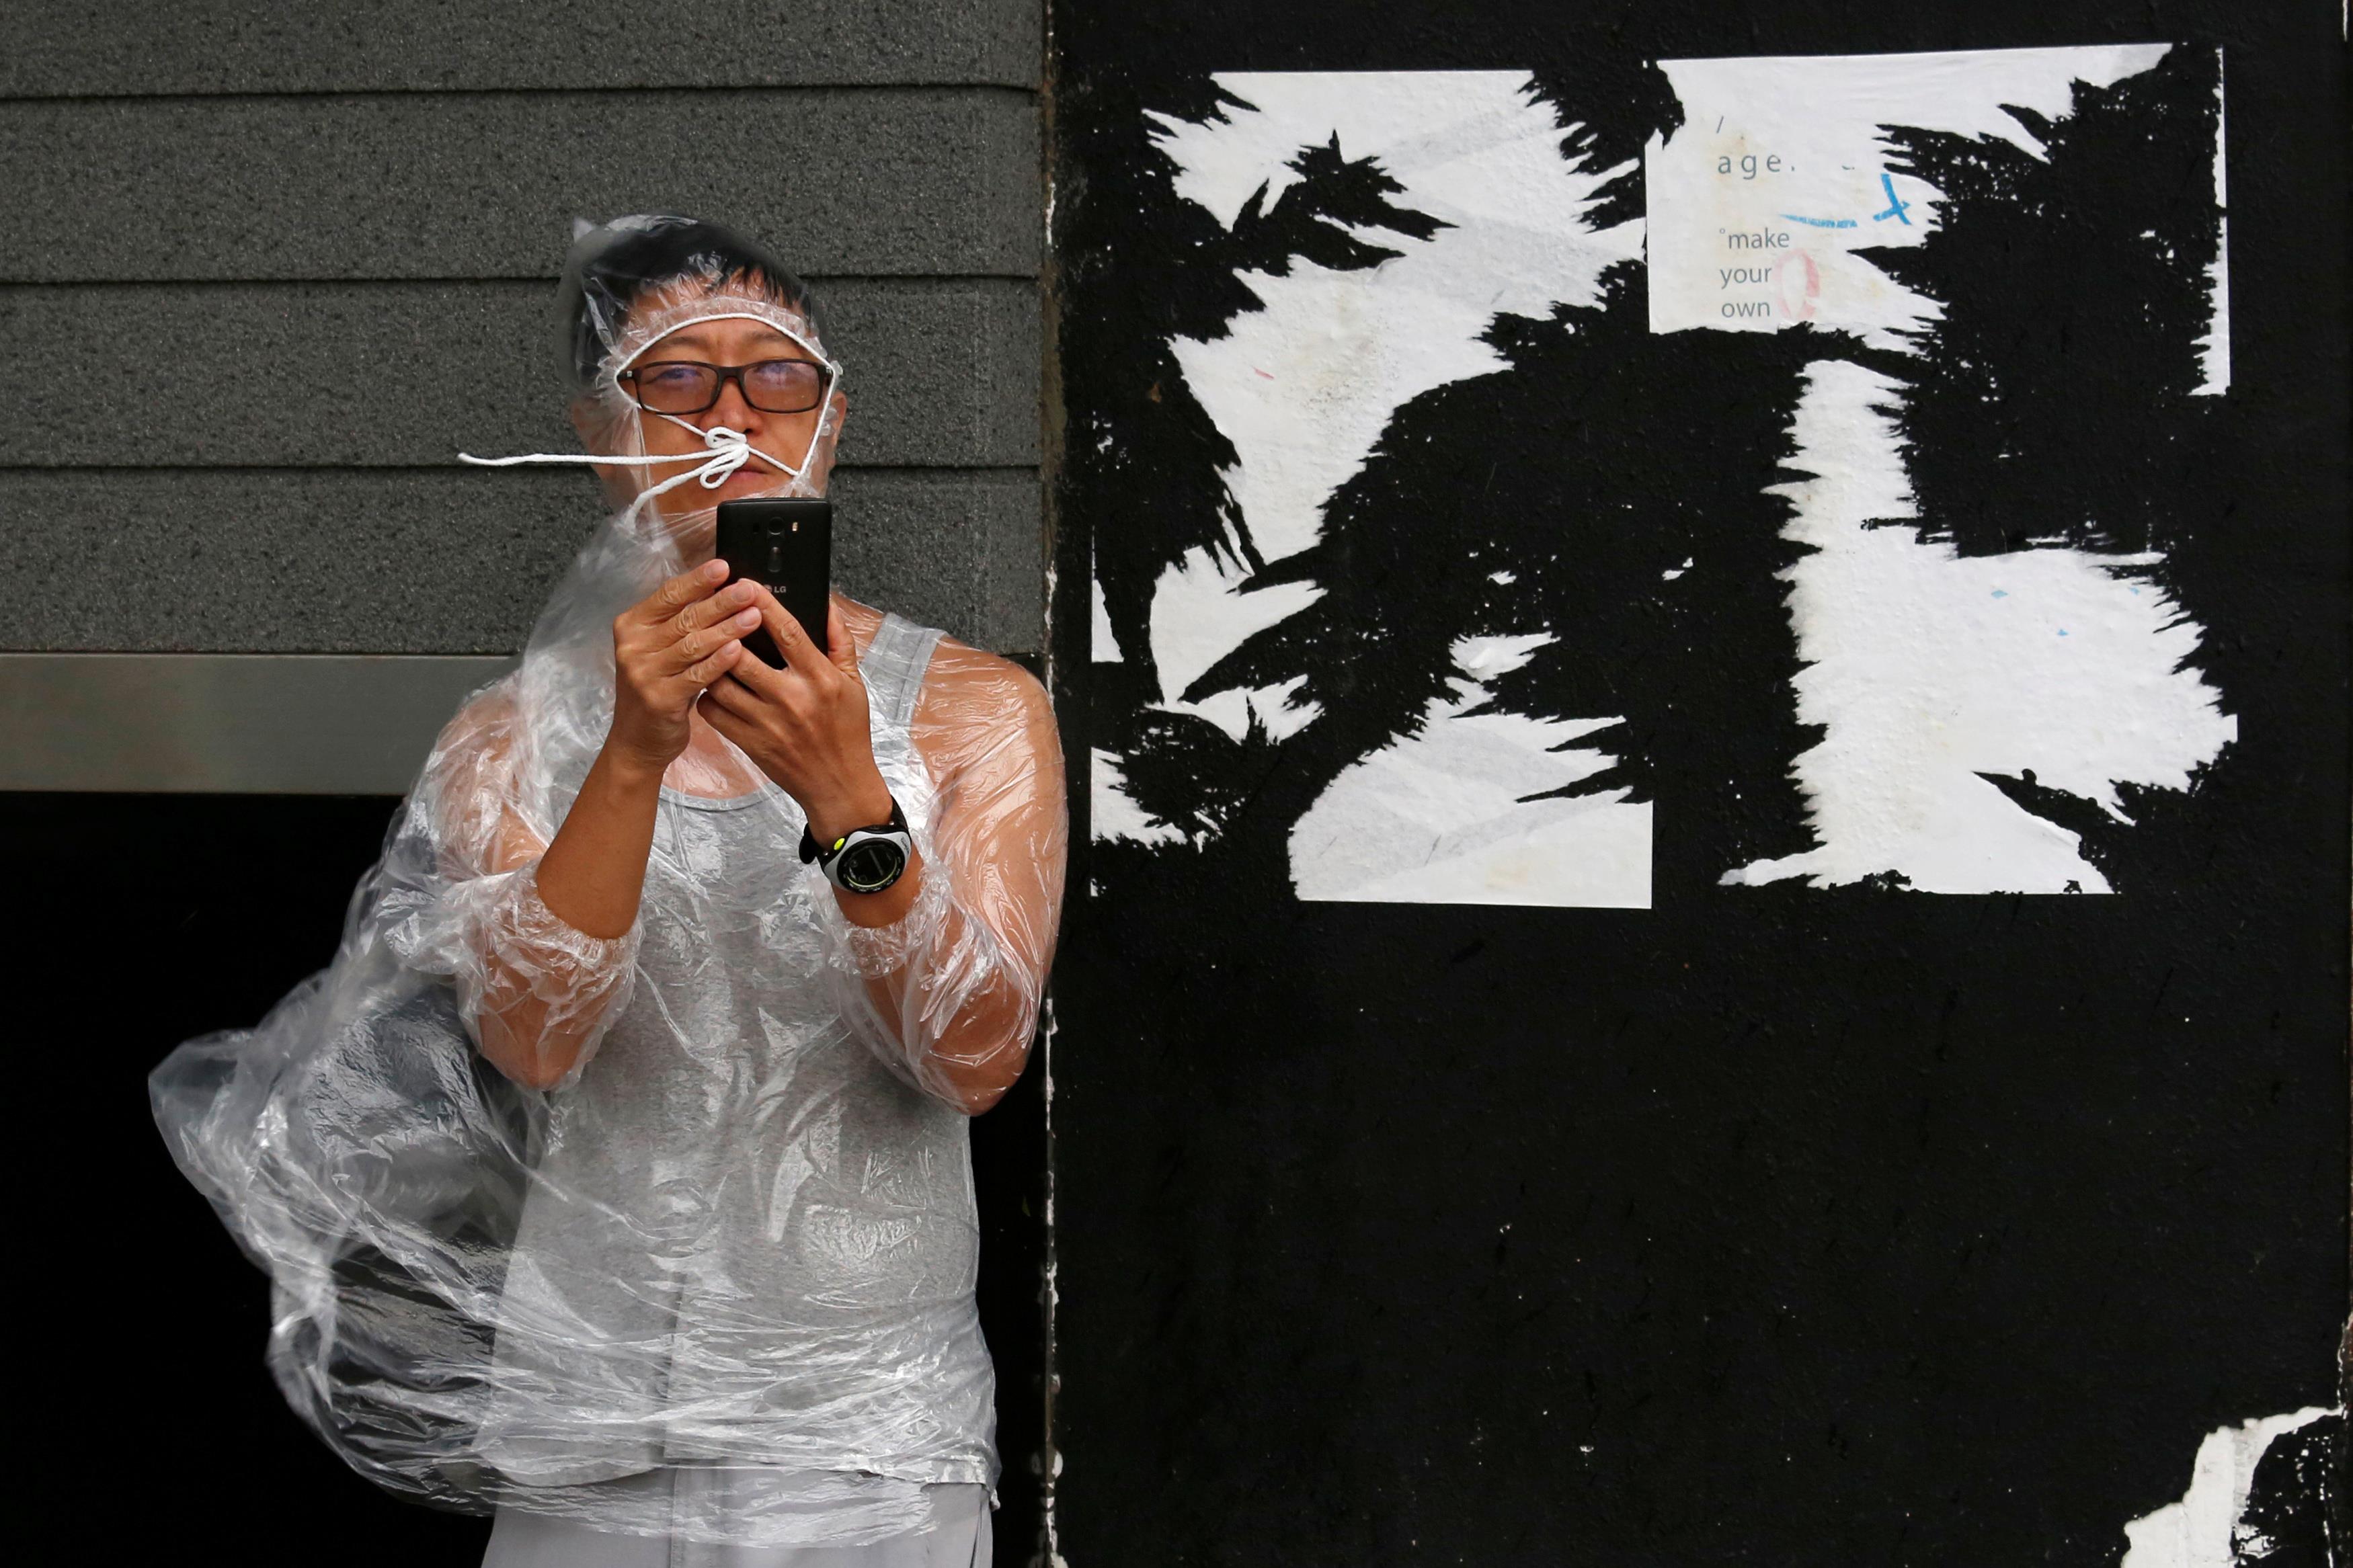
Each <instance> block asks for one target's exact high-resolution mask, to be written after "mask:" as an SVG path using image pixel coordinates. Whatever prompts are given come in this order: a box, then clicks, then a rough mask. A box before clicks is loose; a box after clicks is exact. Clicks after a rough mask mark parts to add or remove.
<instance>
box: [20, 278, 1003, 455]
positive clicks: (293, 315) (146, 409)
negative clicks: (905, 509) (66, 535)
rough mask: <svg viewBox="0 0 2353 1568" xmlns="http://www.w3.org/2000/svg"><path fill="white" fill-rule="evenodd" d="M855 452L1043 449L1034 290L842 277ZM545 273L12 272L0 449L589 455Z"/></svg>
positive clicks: (831, 323)
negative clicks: (109, 285) (153, 276)
mask: <svg viewBox="0 0 2353 1568" xmlns="http://www.w3.org/2000/svg"><path fill="white" fill-rule="evenodd" d="M818 298H819V301H820V306H821V309H822V310H823V312H824V319H825V331H826V334H827V339H828V342H827V347H828V350H829V351H830V352H832V353H834V354H835V355H836V357H838V358H839V359H840V360H841V361H842V362H843V363H844V366H845V375H844V383H843V385H844V391H845V393H846V395H847V396H848V398H849V421H848V423H847V425H846V426H845V429H844V435H843V439H842V448H841V460H842V461H843V463H844V464H845V465H879V466H910V467H938V466H951V467H1001V466H1011V467H1027V466H1029V465H1033V464H1035V463H1036V462H1037V460H1038V399H1039V297H1038V289H1037V287H1036V285H1035V284H1034V283H1031V282H1028V281H1005V280H996V279H956V280H952V281H942V282H923V283H913V282H909V281H905V280H902V279H872V278H861V279H855V280H850V279H844V280H842V281H840V282H839V283H838V284H835V285H832V286H829V287H828V288H826V289H821V290H820V292H819V295H818ZM549 302H550V289H549V288H548V286H547V285H546V284H544V283H541V282H516V281H506V280H498V281H491V282H481V283H463V284H458V283H406V282H404V283H375V284H367V285H364V286H352V285H346V284H341V283H250V284H236V285H227V284H224V285H219V286H216V287H214V288H211V289H205V290H202V291H196V292H192V291H190V290H186V289H180V288H178V287H176V286H174V285H169V284H153V285H145V286H142V287H139V288H130V289H124V288H117V289H107V290H104V291H93V290H86V289H76V288H73V287H70V286H65V285H55V284H44V285H21V286H18V287H15V288H8V289H0V341H5V342H7V343H8V345H9V351H10V354H11V357H12V360H13V361H14V363H16V364H18V365H19V366H22V365H41V364H60V365H65V364H69V365H71V366H72V367H73V374H71V375H69V376H55V377H47V376H39V375H26V374H12V375H10V376H7V377H0V466H5V467H12V468H44V467H75V466H80V465H103V466H109V467H121V466H152V467H166V468H169V467H210V466H216V465H220V466H235V467H248V466H261V467H292V468H311V467H345V466H371V467H372V466H396V467H407V466H434V465H448V466H450V467H455V466H457V465H458V462H459V457H458V455H459V453H460V452H461V451H462V452H472V453H474V454H476V455H478V456H483V457H496V456H505V455H511V454H515V453H522V452H571V451H577V450H579V444H578V437H577V436H576V435H575V433H574V432H573V430H572V428H571V426H570V425H569V423H568V422H567V421H566V419H565V415H564V405H565V396H566V393H565V388H564V386H563V384H562V382H561V379H560V376H559V374H558V372H557V369H556V363H557V340H556V334H555V331H554V328H553V326H552V324H551V321H550V317H549Z"/></svg>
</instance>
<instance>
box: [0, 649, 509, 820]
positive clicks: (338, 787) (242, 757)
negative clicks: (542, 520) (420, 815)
mask: <svg viewBox="0 0 2353 1568" xmlns="http://www.w3.org/2000/svg"><path fill="white" fill-rule="evenodd" d="M513 667H514V660H513V659H512V658H500V657H495V656H492V657H465V656H445V655H405V654H356V655H354V654H209V653H165V654H140V653H0V790H85V791H109V792H140V793H180V794H208V795H210V794H218V795H405V794H406V793H407V791H408V787H409V785H410V784H413V783H415V782H416V778H417V769H418V767H419V766H421V765H422V764H423V763H424V761H425V755H426V752H427V751H428V750H430V749H431V747H432V744H433V737H434V736H436V735H437V734H438V733H440V731H441V727H442V726H443V725H444V724H446V723H448V721H449V717H450V715H451V714H453V713H455V712H456V711H457V710H458V705H459V703H460V702H462V701H464V700H465V699H466V697H467V695H468V694H469V693H470V692H472V691H474V690H475V689H478V688H479V687H480V686H482V685H483V684H484V683H485V682H488V681H490V680H491V679H495V678H496V677H498V676H500V675H501V674H503V673H505V672H506V671H507V670H509V669H511V668H513Z"/></svg>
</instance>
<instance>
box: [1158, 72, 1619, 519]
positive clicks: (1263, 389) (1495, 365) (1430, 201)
mask: <svg viewBox="0 0 2353 1568" xmlns="http://www.w3.org/2000/svg"><path fill="white" fill-rule="evenodd" d="M1216 80H1217V82H1218V85H1219V87H1221V88H1223V89H1226V90H1227V91H1228V92H1230V93H1232V94H1233V95H1234V96H1236V97H1238V98H1240V99H1242V100H1245V101H1247V102H1248V103H1249V104H1250V106H1251V107H1250V108H1248V109H1240V108H1235V109H1229V110H1228V111H1227V116H1226V118H1224V119H1221V120H1213V121H1208V122H1206V123H1203V124H1198V125H1196V124H1193V123H1190V122H1187V121H1169V120H1166V119H1163V120H1162V121H1161V122H1160V123H1161V126H1162V129H1161V131H1160V132H1157V133H1156V140H1157V141H1158V142H1159V143H1160V145H1161V147H1162V149H1163V150H1164V151H1165V152H1166V153H1167V154H1168V156H1169V157H1170V158H1171V159H1172V160H1173V161H1174V162H1175V163H1176V166H1177V171H1178V172H1177V174H1176V181H1175V184H1176V192H1177V194H1178V195H1183V196H1185V197H1187V198H1188V199H1190V200H1193V201H1196V202H1198V203H1199V204H1200V205H1202V206H1204V207H1207V208H1208V210H1209V211H1210V212H1212V213H1213V214H1215V215H1216V216H1218V218H1219V221H1220V222H1222V223H1224V224H1227V225H1228V226H1231V224H1232V223H1233V221H1234V218H1235V217H1236V216H1237V215H1238V214H1239V213H1240V209H1241V207H1242V205H1244V204H1245V203H1246V202H1247V201H1248V200H1249V198H1250V195H1251V193H1252V192H1254V191H1256V190H1257V189H1258V187H1259V186H1260V185H1261V184H1267V185H1268V186H1269V194H1268V196H1267V203H1268V205H1270V206H1271V205H1272V203H1273V201H1274V199H1275V197H1276V196H1277V195H1279V194H1280V192H1281V189H1282V187H1283V186H1284V185H1286V184H1291V183H1293V179H1294V177H1293V176H1292V175H1290V174H1288V173H1287V171H1286V169H1285V165H1286V164H1287V163H1289V162H1290V160H1292V159H1293V158H1294V157H1296V156H1297V155H1298V153H1299V151H1300V149H1301V148H1302V147H1303V146H1308V145H1322V144H1325V143H1328V142H1331V141H1332V140H1333V139H1334V138H1335V136H1336V137H1337V138H1338V141H1339V144H1340V151H1341V153H1342V155H1343V156H1345V157H1347V158H1351V159H1355V158H1365V157H1374V158H1378V159H1379V160H1380V161H1381V165H1382V167H1383V168H1384V169H1385V170H1386V171H1387V172H1388V174H1389V176H1390V177H1391V178H1392V179H1394V180H1395V181H1397V182H1398V184H1399V185H1401V186H1402V187H1403V189H1402V190H1401V191H1399V192H1398V193H1396V194H1395V195H1392V197H1391V198H1390V199H1391V200H1392V201H1393V202H1395V203H1396V204H1397V205H1399V206H1402V207H1407V208H1410V209H1413V210H1415V211H1419V212H1422V213H1425V214H1427V215H1429V216H1431V217H1434V218H1438V219H1440V220H1441V221H1443V222H1445V223H1447V224H1449V225H1451V226H1450V227H1446V228H1441V229H1439V230H1438V231H1437V232H1436V233H1435V234H1433V235H1432V236H1431V237H1430V238H1429V239H1427V240H1420V239H1415V238H1413V237H1410V236H1407V235H1402V234H1398V233H1396V232H1394V231H1391V230H1388V229H1374V228H1363V227H1359V228H1357V229H1356V230H1354V231H1353V232H1355V233H1356V235H1357V237H1360V238H1362V239H1364V240H1366V241H1367V242H1369V243H1372V244H1377V245H1381V246H1384V247H1388V248H1389V249H1392V250H1397V251H1399V252H1401V253H1402V254H1400V255H1399V256H1398V257H1397V258H1393V259H1391V260H1388V261H1385V262H1382V263H1381V264H1379V265H1378V266H1377V267H1373V268H1364V269H1360V270H1355V271H1333V270H1331V269H1329V268H1323V267H1319V266H1316V265H1314V263H1311V262H1306V261H1303V260H1294V261H1293V263H1292V268H1291V271H1290V272H1289V273H1288V274H1287V275H1284V276H1280V277H1278V276H1271V275H1269V274H1266V273H1259V272H1246V273H1243V274H1242V275H1241V281H1242V282H1243V283H1244V284H1245V285H1247V286H1248V287H1249V288H1250V290H1251V292H1252V293H1254V294H1255V295H1257V296H1258V298H1259V299H1260V300H1261V301H1262V302H1263V304H1264V309H1263V310H1254V311H1246V312H1244V313H1242V314H1240V315H1239V316H1237V317H1236V318H1234V320H1233V321H1231V322H1229V323H1228V335H1227V336H1225V337H1221V338H1215V339H1211V340H1209V341H1208V342H1194V341H1192V340H1190V339H1186V338H1178V339H1176V340H1174V341H1173V342H1172V343H1171V344H1170V347H1171V349H1172V351H1173V352H1174V353H1175V355H1176V362H1177V364H1178V365H1179V367H1180V368H1181V369H1182V370H1183V372H1184V374H1185V379H1186V382H1187V385H1188V386H1189V387H1190V388H1191V389H1192V392H1193V395H1194V396H1195V397H1196V398H1197V399H1198V401H1199V402H1200V404H1201V405H1202V408H1203V409H1204V410H1205V411H1206V412H1207V413H1208V416H1209V417H1210V419H1211V420H1212V421H1213V422H1214V423H1215V424H1216V425H1217V426H1218V428H1219V430H1220V431H1221V432H1223V433H1224V435H1225V436H1226V437H1227V438H1228V439H1229V440H1230V441H1231V442H1233V444H1234V448H1235V451H1236V453H1237V455H1238V456H1239V458H1240V462H1239V464H1238V465H1237V466H1236V468H1233V469H1232V470H1230V471H1229V472H1228V473H1227V475H1226V479H1227V481H1228V482H1229V484H1230V485H1231V486H1232V488H1233V493H1234V500H1235V502H1236V504H1237V505H1238V507H1239V508H1240V511H1241V514H1242V516H1243V518H1244V520H1245V521H1247V523H1248V525H1249V527H1250V533H1251V537H1252V538H1253V539H1254V540H1255V541H1256V542H1257V545H1258V548H1259V552H1260V553H1261V556H1262V557H1263V558H1264V559H1266V560H1268V561H1279V560H1282V558H1284V557H1285V556H1288V555H1291V554H1293V553H1294V552H1297V551H1299V550H1302V549H1304V548H1305V547H1306V546H1307V545H1309V544H1311V543H1313V542H1314V539H1315V536H1316V531H1317V529H1318V526H1319V521H1320V514H1321V509H1322V507H1323V505H1324V501H1325V500H1326V499H1328V498H1329V496H1330V495H1331V493H1332V492H1333V491H1334V490H1335V489H1338V488H1339V486H1340V484H1341V483H1342V482H1343V481H1345V479H1347V478H1348V477H1349V476H1350V475H1351V474H1353V473H1355V472H1356V469H1357V468H1360V467H1362V466H1363V463H1364V459H1365V458H1366V455H1367V454H1368V453H1370V451H1371V450H1372V447H1373V443H1374V442H1375V441H1376V440H1377V438H1378V437H1379V436H1380V433H1381V430H1382V429H1383V427H1384V426H1387V425H1388V420H1389V418H1390V416H1391V415H1393V414H1394V413H1395V412H1396V410H1397V409H1398V406H1399V405H1402V404H1404V403H1406V402H1408V401H1409V400H1410V399H1412V398H1414V397H1417V396H1419V395H1421V394H1422V393H1424V392H1428V391H1430V390H1431V389H1433V388H1435V387H1439V386H1443V385H1445V384H1448V383H1450V382H1455V381H1461V380H1465V379H1467V378H1469V377H1472V376H1476V375H1482V374H1487V373H1488V372H1490V371H1493V370H1498V369H1501V368H1502V367H1503V363H1504V362H1503V360H1502V358H1501V356H1499V355H1498V354H1496V353H1495V352H1494V351H1493V349H1491V348H1489V347H1487V346H1486V345H1485V344H1484V343H1482V342H1479V341H1478V340H1479V338H1480V336H1481V334H1482V333H1483V332H1484V331H1486V330H1487V327H1488V325H1489V324H1490V323H1491V322H1492V321H1493V320H1494V318H1495V316H1496V315H1497V314H1498V313H1500V312H1505V311H1510V312H1515V313H1519V314H1525V315H1535V316H1543V315H1546V314H1548V313H1549V312H1550V310H1552V308H1553V306H1554V305H1555V304H1556V303H1558V302H1567V303H1571V304H1580V305H1585V304H1592V303H1594V302H1596V301H1597V300H1599V279H1600V275H1601V272H1602V270H1603V269H1604V268H1607V267H1609V266H1610V265H1611V264H1612V263H1615V262H1617V261H1620V260H1624V259H1627V258H1631V257H1633V256H1635V255H1637V254H1639V250H1640V245H1641V240H1640V235H1639V226H1636V225H1623V226H1619V227H1617V228H1613V229H1609V230H1604V231H1598V232H1597V231H1595V230H1593V229H1592V228H1590V227H1589V226H1588V224H1587V222H1586V215H1587V213H1588V210H1589V208H1590V206H1591V205H1592V203H1593V200H1594V195H1593V193H1594V192H1595V190H1597V189H1598V188H1599V186H1600V185H1601V184H1603V183H1605V181H1606V180H1607V179H1608V178H1609V175H1610V174H1611V173H1614V171H1586V170H1582V169H1579V168H1576V167H1573V166H1572V165H1570V164H1569V163H1567V162H1565V161H1564V160H1563V159H1562V158H1561V156H1560V153H1559V143H1560V142H1561V140H1562V137H1563V134H1564V133H1563V132H1562V131H1561V129H1560V128H1559V126H1558V125H1556V123H1555V117H1554V111H1553V109H1552V106H1551V105H1549V104H1547V103H1545V102H1542V101H1540V100H1537V99H1535V97H1534V96H1533V92H1534V84H1533V80H1532V79H1531V78H1530V77H1529V76H1528V75H1527V73H1525V71H1277V72H1228V73H1223V74H1220V75H1219V76H1218V77H1217V78H1216Z"/></svg>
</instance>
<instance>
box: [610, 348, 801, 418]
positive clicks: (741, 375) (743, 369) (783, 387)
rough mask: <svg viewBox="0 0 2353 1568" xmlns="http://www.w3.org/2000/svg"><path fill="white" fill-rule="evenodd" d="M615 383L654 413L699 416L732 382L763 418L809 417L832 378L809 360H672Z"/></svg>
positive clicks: (629, 373) (645, 366) (621, 377)
mask: <svg viewBox="0 0 2353 1568" xmlns="http://www.w3.org/2000/svg"><path fill="white" fill-rule="evenodd" d="M832 379H833V373H832V372H831V371H829V370H828V369H827V368H826V367H825V366H824V365H821V364H819V363H817V362H816V361H815V360H806V359H764V360H761V361H759V362H758V363H755V364H705V363H702V361H700V360H683V359H674V360H662V361H660V362H659V363H654V364H642V365H634V366H632V367H630V368H629V369H628V370H625V371H623V372H622V373H621V374H620V375H619V376H618V377H617V380H618V381H619V382H620V384H621V385H622V386H623V387H624V388H626V389H627V390H628V394H629V396H630V397H631V398H632V399H634V400H635V401H636V403H637V405H638V407H640V408H643V409H646V410H648V411H649V412H651V413H655V414H700V413H702V411H703V410H704V409H706V408H709V407H710V406H711V405H712V404H714V403H716V402H718V401H719V395H720V393H721V392H722V391H723V390H724V389H725V387H726V385H727V384H728V383H729V382H731V381H732V382H733V383H734V384H735V388H736V390H737V391H739V392H741V393H742V394H743V395H744V402H746V403H748V404H750V405H752V406H753V407H754V408H756V409H758V410H759V411H760V412H761V413H763V414H806V413H807V412H808V411H809V410H810V409H812V408H815V407H816V406H817V405H818V404H820V403H823V402H824V401H825V391H826V386H827V384H828V383H829V382H830V381H831V380H832Z"/></svg>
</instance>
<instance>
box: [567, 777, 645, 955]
mask: <svg viewBox="0 0 2353 1568" xmlns="http://www.w3.org/2000/svg"><path fill="white" fill-rule="evenodd" d="M660 800H661V770H660V769H659V768H656V767H652V766H649V764H647V763H642V762H638V761H636V760H633V759H630V758H628V757H624V756H620V755H618V754H617V753H616V752H614V750H613V749H612V748H611V747H609V746H608V747H607V748H606V749H605V750H604V751H602V752H598V753H597V754H596V762H595V763H594V764H592V765H591V766H590V767H589V769H588V776H587V777H586V779H584V780H582V781H581V784H580V794H579V795H578V796H577V797H575V799H574V801H573V803H572V809H571V811H570V812H569V813H568V814H566V815H565V818H564V826H562V827H561V828H559V829H557V831H556V835H555V841H554V843H552V844H550V845H549V846H548V847H547V852H546V853H545V854H544V855H543V856H541V857H540V861H539V896H540V898H541V900H543V901H544V902H545V903H546V905H547V907H548V909H549V910H550V911H551V912H553V913H554V915H555V916H556V917H557V918H559V919H561V920H563V921H565V922H566V923H567V924H569V925H572V926H574V927H575V928H577V929H578V930H580V931H586V933H587V934H588V935H590V936H593V937H601V938H604V939H607V940H610V939H612V938H614V937H617V936H624V935H627V934H628V930H629V928H630V927H631V926H633V925H635V924H636V923H637V920H638V899H639V897H640V896H641V895H642V894H643V893H644V891H645V885H646V856H647V855H648V854H649V852H650V851H651V850H652V848H653V843H654V816H655V813H656V810H657V809H658V807H659V805H660Z"/></svg>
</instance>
